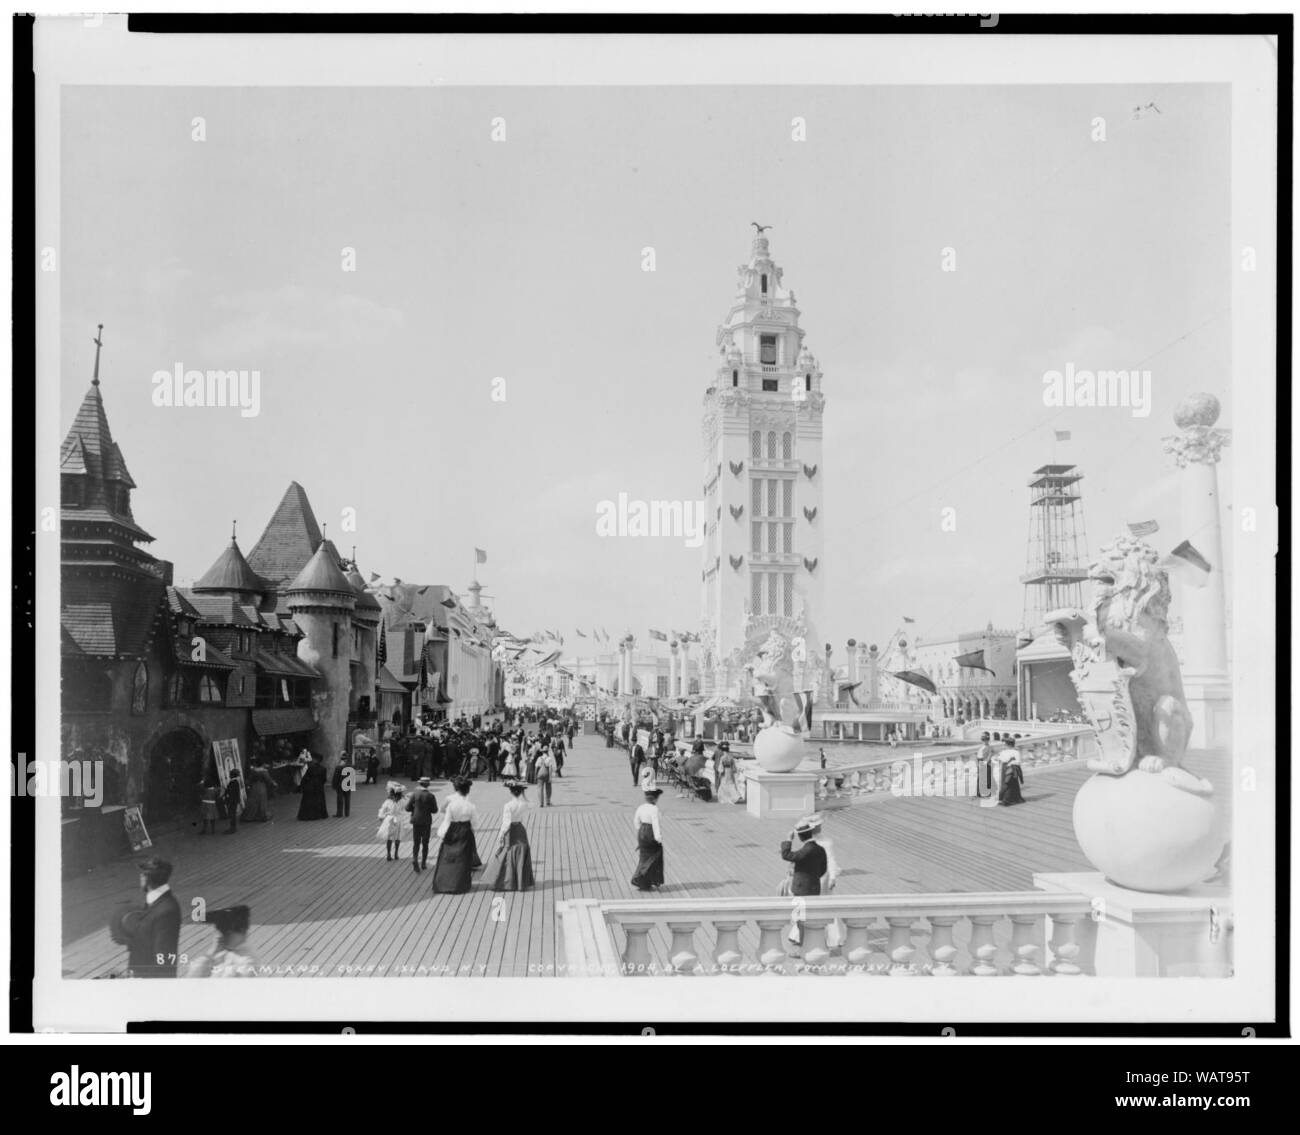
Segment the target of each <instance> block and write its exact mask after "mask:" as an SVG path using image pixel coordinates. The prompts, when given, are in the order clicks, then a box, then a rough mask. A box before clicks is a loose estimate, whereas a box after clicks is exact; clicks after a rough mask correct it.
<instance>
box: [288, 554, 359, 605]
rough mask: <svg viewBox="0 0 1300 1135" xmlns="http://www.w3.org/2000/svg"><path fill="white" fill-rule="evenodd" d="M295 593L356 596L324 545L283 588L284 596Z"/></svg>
mask: <svg viewBox="0 0 1300 1135" xmlns="http://www.w3.org/2000/svg"><path fill="white" fill-rule="evenodd" d="M295 591H334V592H337V593H338V594H340V595H352V596H355V595H356V592H355V591H353V590H352V584H351V583H349V582H348V577H347V576H346V575H344V574H343V572H342V571H341V570H340V568H339V565H338V563H337V562H336V561H335V559H334V556H333V555H332V554H331V553H330V550H329V548H328V547H327V546H326V545H325V544H321V546H320V547H319V548H317V549H316V552H315V554H314V555H313V556H312V557H311V559H309V560H308V561H307V563H306V565H305V566H304V567H303V569H302V571H300V572H299V573H298V575H297V576H296V577H295V578H294V580H293V582H292V583H290V584H289V586H288V587H286V588H284V593H285V594H286V595H288V594H292V593H293V592H295Z"/></svg>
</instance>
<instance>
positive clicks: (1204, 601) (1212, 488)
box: [1164, 394, 1232, 748]
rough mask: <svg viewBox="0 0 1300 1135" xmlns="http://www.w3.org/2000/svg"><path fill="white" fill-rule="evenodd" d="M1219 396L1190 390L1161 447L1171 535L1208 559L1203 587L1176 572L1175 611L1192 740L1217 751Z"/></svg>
mask: <svg viewBox="0 0 1300 1135" xmlns="http://www.w3.org/2000/svg"><path fill="white" fill-rule="evenodd" d="M1218 418H1219V402H1218V399H1217V398H1215V397H1214V396H1213V395H1210V394H1193V395H1191V396H1189V397H1188V398H1186V399H1185V400H1184V401H1183V402H1182V403H1181V404H1180V405H1179V406H1178V409H1177V410H1176V411H1175V412H1174V422H1175V424H1176V425H1177V426H1178V427H1179V431H1180V432H1179V433H1177V434H1174V435H1172V436H1170V437H1166V438H1165V439H1164V445H1165V452H1166V453H1167V454H1168V455H1169V456H1170V457H1171V458H1172V460H1173V462H1174V464H1175V465H1177V466H1178V468H1179V470H1180V473H1179V478H1178V480H1179V496H1180V506H1181V507H1180V519H1181V522H1182V529H1181V531H1180V532H1178V533H1176V536H1177V537H1178V539H1179V540H1186V541H1187V542H1188V543H1190V544H1191V545H1192V547H1194V548H1195V549H1196V550H1197V551H1198V552H1200V553H1201V555H1202V556H1204V557H1205V559H1206V560H1207V561H1208V562H1209V565H1210V572H1209V575H1208V577H1206V579H1205V581H1204V582H1205V586H1204V587H1196V586H1193V585H1191V584H1190V583H1188V582H1187V580H1188V578H1189V573H1187V572H1184V573H1183V574H1182V578H1181V579H1180V578H1179V577H1178V576H1175V583H1176V592H1175V597H1174V604H1175V606H1174V613H1175V614H1177V615H1181V617H1182V623H1183V659H1182V663H1183V691H1184V696H1185V697H1186V699H1187V707H1188V709H1189V710H1191V714H1192V722H1193V725H1192V736H1191V742H1190V743H1191V745H1192V746H1193V747H1194V748H1218V747H1222V746H1225V745H1227V744H1229V742H1230V741H1231V739H1232V685H1231V681H1230V679H1229V674H1228V637H1227V608H1226V604H1225V602H1224V595H1225V573H1224V560H1223V538H1222V533H1221V531H1220V527H1221V521H1220V511H1219V487H1218V469H1217V465H1218V462H1219V455H1220V451H1221V450H1222V448H1223V446H1224V445H1226V444H1227V442H1228V438H1229V435H1228V433H1227V431H1226V430H1218V429H1214V428H1213V427H1214V423H1215V422H1216V421H1218Z"/></svg>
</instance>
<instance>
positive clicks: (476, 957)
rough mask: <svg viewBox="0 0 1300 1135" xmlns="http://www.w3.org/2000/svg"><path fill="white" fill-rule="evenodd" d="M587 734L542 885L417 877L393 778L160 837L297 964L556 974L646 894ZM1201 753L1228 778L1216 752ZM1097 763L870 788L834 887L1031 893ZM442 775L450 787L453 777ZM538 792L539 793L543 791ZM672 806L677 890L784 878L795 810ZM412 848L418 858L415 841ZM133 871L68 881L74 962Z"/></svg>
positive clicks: (843, 839) (545, 858) (618, 776)
mask: <svg viewBox="0 0 1300 1135" xmlns="http://www.w3.org/2000/svg"><path fill="white" fill-rule="evenodd" d="M575 745H576V748H575V750H574V752H573V753H572V754H571V755H570V757H569V758H568V759H567V760H566V762H565V775H564V777H563V778H562V779H559V780H557V781H556V782H555V804H556V807H554V808H547V809H537V808H534V809H532V810H531V811H530V813H529V815H528V818H527V827H528V832H529V839H530V840H531V842H532V850H533V866H534V871H535V874H536V877H537V885H536V887H535V888H534V889H533V890H531V891H529V892H526V893H524V894H502V895H498V894H495V893H494V892H492V891H491V890H489V889H488V888H487V887H486V886H484V885H482V884H477V885H476V887H475V889H474V890H473V891H472V892H471V893H469V894H466V895H433V894H431V893H430V889H429V888H430V876H431V874H432V872H431V871H429V872H425V873H423V874H420V875H416V874H415V873H414V872H413V871H412V870H411V866H410V860H409V858H404V859H403V860H402V861H401V862H398V863H388V862H386V861H385V859H384V846H383V844H382V843H379V842H377V841H376V840H375V839H374V834H375V829H376V828H377V826H378V820H377V818H376V813H377V812H378V809H379V806H380V804H381V803H382V801H383V799H384V789H383V787H382V783H381V785H379V786H375V785H370V786H362V787H361V788H360V789H359V790H358V792H357V794H356V795H355V796H354V798H353V805H352V815H351V817H349V818H347V819H341V820H337V819H334V818H332V817H331V818H330V819H328V820H322V821H319V822H316V823H298V822H297V821H296V820H295V819H294V818H293V817H294V815H295V813H296V809H297V803H298V798H297V797H296V796H292V797H280V798H278V799H277V800H276V801H275V804H276V806H277V809H278V815H279V817H280V818H279V819H277V821H276V822H275V823H271V824H253V825H247V826H243V827H241V828H240V830H239V833H238V834H237V835H235V836H225V835H220V834H218V835H215V836H213V835H209V836H198V835H195V834H190V833H179V834H176V835H171V836H167V837H164V838H162V839H161V840H159V842H158V845H157V848H156V850H157V852H158V854H161V855H163V856H164V857H166V858H168V859H170V860H171V861H172V862H173V863H174V864H175V865H176V872H175V875H174V877H173V879H172V885H173V888H174V890H175V891H176V893H177V895H178V897H179V898H180V900H181V903H182V909H183V910H184V909H188V905H187V904H189V903H190V902H191V900H193V899H194V898H196V897H201V898H202V899H203V900H204V901H205V902H206V903H207V905H208V906H209V907H221V906H228V905H233V904H236V903H245V904H247V905H249V906H250V907H251V908H252V911H253V932H252V935H251V937H250V947H251V949H252V950H253V952H254V953H255V954H256V956H257V958H258V960H259V962H261V963H262V965H264V966H269V967H273V972H277V973H280V974H283V975H285V976H313V975H319V976H330V977H336V976H349V975H375V976H380V975H383V976H409V975H420V974H429V975H448V976H450V975H455V976H491V977H520V976H526V975H530V974H537V975H548V974H553V973H555V972H556V966H557V963H562V961H563V946H562V944H561V936H560V928H559V924H558V921H557V919H556V916H555V906H556V903H557V902H559V901H562V900H565V899H573V898H610V899H615V898H619V899H627V898H637V897H640V896H639V893H638V892H637V891H636V890H635V888H633V887H632V885H631V883H630V882H629V881H628V880H629V876H630V875H631V873H632V867H633V864H634V862H635V858H636V856H635V850H634V835H633V830H632V818H631V817H632V811H633V809H634V808H635V807H636V805H637V804H638V803H640V802H641V800H642V796H641V794H640V793H639V792H638V791H637V790H636V789H635V788H634V787H633V785H632V783H631V774H630V771H629V769H628V765H627V758H626V754H624V753H623V752H622V750H619V749H606V748H605V747H604V742H603V741H600V740H597V739H595V738H591V737H579V738H577V740H576V742H575ZM1194 767H1196V768H1197V771H1199V772H1201V773H1202V774H1204V775H1209V776H1211V777H1212V778H1213V779H1215V781H1216V783H1218V784H1223V783H1224V781H1223V780H1222V778H1221V774H1220V773H1219V772H1218V770H1216V769H1215V768H1214V767H1213V766H1211V765H1210V764H1209V763H1208V762H1205V761H1204V760H1202V761H1199V762H1195V763H1194ZM1087 775H1088V774H1087V773H1086V772H1085V771H1084V770H1083V769H1082V768H1081V767H1078V766H1073V767H1061V768H1056V769H1052V770H1050V771H1045V772H1042V773H1037V774H1035V775H1033V776H1031V777H1030V778H1029V779H1028V780H1027V782H1026V785H1025V798H1026V800H1027V801H1028V804H1027V806H1025V807H1018V808H990V809H982V808H979V807H978V806H977V805H976V804H975V802H974V801H973V800H967V799H910V798H909V799H894V798H892V797H889V796H882V797H879V798H876V799H864V800H861V801H855V802H854V803H852V804H851V805H849V806H848V807H846V808H842V809H840V810H838V811H835V812H833V813H831V814H829V815H828V817H827V820H826V827H825V831H826V835H827V836H828V837H829V838H830V839H831V840H832V841H833V842H834V846H835V851H836V855H837V856H838V858H839V861H840V864H841V867H842V868H843V875H842V876H841V878H840V882H839V885H838V888H837V893H839V894H899V893H917V892H935V891H989V890H1027V889H1030V888H1031V887H1032V878H1031V876H1032V875H1033V874H1034V873H1035V872H1043V871H1079V870H1089V867H1088V864H1087V862H1086V861H1085V860H1084V858H1083V855H1082V853H1081V852H1080V851H1079V848H1078V845H1077V844H1076V843H1075V840H1074V835H1073V832H1072V828H1071V823H1070V810H1071V807H1072V803H1073V799H1074V793H1075V790H1076V789H1077V788H1078V786H1079V785H1080V784H1081V783H1082V782H1083V781H1084V780H1085V779H1086V777H1087ZM434 789H435V792H436V793H437V795H438V797H439V800H441V799H442V797H443V796H444V795H445V793H446V791H447V786H446V785H445V784H443V783H438V784H435V785H434ZM330 799H331V806H332V794H331V797H330ZM470 799H471V800H473V801H474V802H475V803H476V804H477V805H478V808H479V812H480V817H481V820H480V825H479V826H478V827H477V828H476V835H477V837H478V841H479V847H480V849H481V850H482V849H484V848H486V849H489V850H490V849H491V847H492V846H493V843H494V841H495V837H496V832H497V830H498V826H499V823H500V809H501V806H502V804H504V803H505V801H506V799H507V793H506V791H505V790H504V789H503V788H502V787H501V785H500V784H499V783H498V784H488V783H485V782H482V781H480V782H478V783H476V784H475V785H474V788H473V790H472V792H471V794H470ZM529 799H530V801H532V802H534V803H535V801H536V790H535V789H531V788H530V790H529ZM660 805H661V808H662V810H663V813H664V824H663V829H664V844H665V849H666V885H665V887H664V888H663V892H662V895H663V897H665V898H672V897H677V896H679V897H684V898H710V897H718V898H721V897H744V896H755V895H762V896H770V895H774V894H775V893H776V888H777V886H778V884H779V883H780V881H781V879H782V877H783V876H784V874H785V870H784V864H782V863H781V861H780V859H779V857H778V845H779V843H780V841H781V839H782V838H784V836H785V833H786V831H787V829H788V827H789V825H788V823H785V822H782V821H770V820H769V821H759V820H755V819H753V818H751V817H750V816H749V815H748V814H747V813H746V812H745V809H744V808H743V806H736V805H720V804H705V803H701V802H698V801H688V800H679V799H677V798H676V796H675V795H674V794H673V793H672V792H671V791H669V792H668V793H666V794H665V795H664V796H663V797H662V799H661V801H660ZM402 850H403V851H404V852H405V853H407V854H408V855H409V851H410V845H409V843H408V844H404V845H403V849H402ZM483 858H484V859H486V858H487V855H486V854H484V855H483ZM430 867H431V868H432V862H431V863H430ZM136 884H137V876H136V872H135V867H134V857H126V858H123V859H122V860H120V861H118V862H117V863H114V864H111V865H109V866H107V867H102V868H100V869H98V870H96V871H95V872H93V873H92V874H90V875H88V876H85V877H84V878H79V879H74V880H69V881H68V882H67V883H65V885H64V902H63V942H64V951H63V972H64V975H65V976H67V977H78V978H84V977H103V976H107V975H108V974H110V973H112V972H114V971H120V970H121V969H122V968H123V966H124V963H125V951H124V950H123V949H122V948H121V947H118V946H116V945H114V944H113V943H112V942H111V941H110V940H109V937H108V934H107V931H106V930H105V927H106V925H107V922H108V918H109V915H110V913H111V911H112V910H113V909H114V908H115V906H116V905H117V904H118V903H121V902H126V901H130V900H132V899H134V898H135V897H136V896H137V895H138V892H137V891H136ZM213 938H214V932H213V930H212V929H211V928H210V927H208V926H204V925H201V924H189V923H187V924H185V925H184V926H183V928H182V932H181V950H182V952H183V953H186V954H195V953H198V952H202V951H203V950H206V949H208V948H209V947H210V944H211V942H212V940H213ZM557 951H559V953H558V955H557Z"/></svg>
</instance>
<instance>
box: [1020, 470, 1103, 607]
mask: <svg viewBox="0 0 1300 1135" xmlns="http://www.w3.org/2000/svg"><path fill="white" fill-rule="evenodd" d="M1082 480H1083V473H1082V472H1081V471H1080V470H1079V468H1078V467H1077V466H1074V465H1043V466H1042V467H1040V468H1038V469H1035V470H1034V473H1033V476H1032V477H1030V478H1029V493H1030V496H1029V540H1028V546H1027V548H1026V552H1025V574H1024V575H1022V576H1021V577H1020V582H1021V583H1023V584H1024V585H1025V608H1024V622H1023V625H1024V626H1025V627H1031V628H1032V627H1035V626H1037V625H1038V624H1040V623H1041V622H1042V621H1043V618H1044V616H1045V615H1046V614H1047V612H1049V611H1051V610H1054V609H1055V608H1057V607H1080V606H1082V605H1083V581H1084V580H1085V579H1086V578H1087V575H1088V567H1087V558H1088V536H1087V533H1086V532H1085V530H1084V526H1083V495H1082V493H1081V492H1080V490H1079V482H1080V481H1082Z"/></svg>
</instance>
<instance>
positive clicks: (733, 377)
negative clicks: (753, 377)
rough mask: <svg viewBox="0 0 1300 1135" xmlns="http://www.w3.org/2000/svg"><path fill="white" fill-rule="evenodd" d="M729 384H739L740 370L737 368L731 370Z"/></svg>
mask: <svg viewBox="0 0 1300 1135" xmlns="http://www.w3.org/2000/svg"><path fill="white" fill-rule="evenodd" d="M731 385H732V386H739V385H740V371H738V370H733V371H732V372H731Z"/></svg>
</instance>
